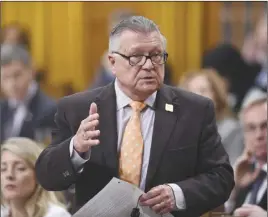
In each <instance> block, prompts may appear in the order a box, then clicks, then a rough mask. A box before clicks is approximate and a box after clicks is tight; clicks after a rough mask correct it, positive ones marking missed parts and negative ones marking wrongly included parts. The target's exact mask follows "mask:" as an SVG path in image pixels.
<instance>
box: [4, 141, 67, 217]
mask: <svg viewBox="0 0 268 217" xmlns="http://www.w3.org/2000/svg"><path fill="white" fill-rule="evenodd" d="M41 151H42V148H41V146H40V145H39V144H37V143H36V142H34V141H32V140H30V139H28V138H18V137H17V138H10V139H8V140H7V141H6V142H5V143H4V144H3V145H2V146H1V217H70V216H71V215H70V214H69V213H68V212H67V211H66V209H65V208H64V205H63V204H61V203H60V202H59V200H58V199H57V197H56V194H55V193H54V192H48V191H46V190H44V189H43V188H42V187H41V186H40V185H39V184H38V183H37V182H36V177H35V171H34V166H35V162H36V160H37V158H38V156H39V154H40V153H41Z"/></svg>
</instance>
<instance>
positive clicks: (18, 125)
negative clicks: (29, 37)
mask: <svg viewBox="0 0 268 217" xmlns="http://www.w3.org/2000/svg"><path fill="white" fill-rule="evenodd" d="M31 64H32V63H31V58H30V55H29V53H28V52H27V51H26V50H25V49H24V48H22V47H20V46H17V45H2V46H1V90H2V92H3V93H4V96H5V98H4V99H2V100H1V101H0V112H1V113H0V114H1V117H0V120H1V121H0V122H1V133H0V142H2V141H4V140H5V139H8V138H9V137H13V136H21V137H28V138H32V139H36V140H41V141H42V140H43V139H46V136H49V134H50V132H49V129H51V128H52V127H53V125H54V123H53V122H54V115H55V112H56V103H55V102H54V101H53V100H52V99H50V98H49V97H48V96H46V95H45V94H44V93H43V92H42V91H41V90H40V88H39V86H38V84H37V83H36V82H35V81H34V71H33V69H32V67H31V66H32V65H31Z"/></svg>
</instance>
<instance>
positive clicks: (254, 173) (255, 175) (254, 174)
mask: <svg viewBox="0 0 268 217" xmlns="http://www.w3.org/2000/svg"><path fill="white" fill-rule="evenodd" d="M261 170H262V168H261V167H257V168H256V169H255V170H254V172H253V174H252V179H253V180H255V179H257V177H258V175H259V174H260V172H261Z"/></svg>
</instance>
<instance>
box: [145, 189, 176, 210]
mask: <svg viewBox="0 0 268 217" xmlns="http://www.w3.org/2000/svg"><path fill="white" fill-rule="evenodd" d="M140 205H142V206H149V207H150V208H151V209H152V210H154V211H155V212H156V213H157V214H166V213H168V212H171V211H172V210H174V208H175V197H174V194H173V190H172V188H171V187H170V186H168V185H159V186H156V187H154V188H152V189H151V190H150V191H149V192H147V193H146V194H143V195H142V196H141V198H140Z"/></svg>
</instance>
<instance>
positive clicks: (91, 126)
mask: <svg viewBox="0 0 268 217" xmlns="http://www.w3.org/2000/svg"><path fill="white" fill-rule="evenodd" d="M98 124H99V114H98V111H97V105H96V103H94V102H93V103H91V105H90V109H89V116H88V117H87V118H86V119H84V120H82V121H81V124H80V126H79V128H78V130H77V132H76V135H75V136H74V149H75V150H76V151H77V152H78V153H80V154H81V153H84V152H87V151H88V150H89V149H90V148H91V147H92V146H95V145H98V144H99V143H100V141H99V140H98V139H96V137H98V136H99V135H100V131H99V130H96V129H95V128H96V126H98Z"/></svg>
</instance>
